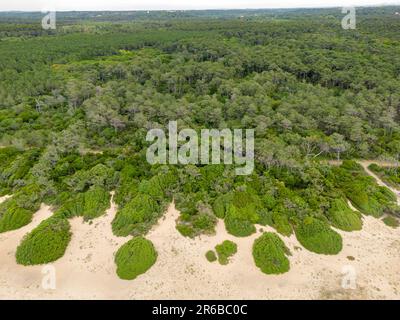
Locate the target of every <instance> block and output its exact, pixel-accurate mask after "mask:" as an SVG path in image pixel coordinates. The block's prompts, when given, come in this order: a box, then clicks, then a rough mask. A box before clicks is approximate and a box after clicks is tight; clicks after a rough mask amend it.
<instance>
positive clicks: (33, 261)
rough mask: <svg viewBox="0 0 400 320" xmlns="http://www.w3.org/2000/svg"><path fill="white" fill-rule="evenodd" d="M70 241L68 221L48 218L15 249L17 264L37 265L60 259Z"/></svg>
mask: <svg viewBox="0 0 400 320" xmlns="http://www.w3.org/2000/svg"><path fill="white" fill-rule="evenodd" d="M70 240H71V232H70V225H69V222H68V220H66V219H64V218H60V217H56V216H53V217H50V218H49V219H47V220H45V221H43V222H42V223H41V224H40V225H39V226H38V227H36V228H35V229H34V230H33V231H32V232H30V233H28V234H27V235H25V237H24V238H23V239H22V241H21V243H20V245H19V246H18V248H17V252H16V255H15V256H16V259H17V263H19V264H22V265H37V264H45V263H49V262H53V261H56V260H57V259H59V258H61V257H62V256H63V255H64V253H65V250H66V248H67V246H68V243H69V241H70Z"/></svg>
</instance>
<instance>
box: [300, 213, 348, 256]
mask: <svg viewBox="0 0 400 320" xmlns="http://www.w3.org/2000/svg"><path fill="white" fill-rule="evenodd" d="M295 232H296V237H297V240H299V242H300V243H301V244H302V245H303V246H304V248H306V249H307V250H310V251H312V252H315V253H319V254H329V255H331V254H332V255H333V254H338V253H339V252H340V251H341V250H342V237H341V236H340V234H338V233H337V232H335V231H333V230H332V229H331V228H330V227H329V225H328V224H326V223H325V222H323V221H321V220H318V219H316V218H311V217H308V218H306V219H304V221H303V222H302V223H301V224H300V225H298V226H297V227H296V228H295Z"/></svg>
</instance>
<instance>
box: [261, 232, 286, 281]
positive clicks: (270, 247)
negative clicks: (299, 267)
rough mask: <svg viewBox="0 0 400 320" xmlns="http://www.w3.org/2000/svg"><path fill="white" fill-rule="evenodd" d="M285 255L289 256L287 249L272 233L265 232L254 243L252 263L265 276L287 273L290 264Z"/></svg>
mask: <svg viewBox="0 0 400 320" xmlns="http://www.w3.org/2000/svg"><path fill="white" fill-rule="evenodd" d="M287 255H290V251H289V249H288V248H287V247H286V245H285V243H284V242H283V241H282V240H281V239H280V238H279V236H277V235H276V234H274V233H270V232H266V233H264V234H262V235H261V236H260V237H259V238H258V239H256V240H255V241H254V244H253V258H254V262H255V264H256V266H257V267H258V268H260V270H261V271H262V272H264V273H266V274H281V273H285V272H288V271H289V268H290V263H289V259H288V258H287Z"/></svg>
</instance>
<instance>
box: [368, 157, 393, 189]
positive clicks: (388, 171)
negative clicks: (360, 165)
mask: <svg viewBox="0 0 400 320" xmlns="http://www.w3.org/2000/svg"><path fill="white" fill-rule="evenodd" d="M368 168H369V169H370V170H371V171H372V172H374V173H375V174H376V175H378V176H379V177H380V178H381V179H382V181H383V182H385V183H386V184H388V185H389V186H391V187H393V188H396V189H397V190H400V167H388V168H386V167H380V166H378V165H377V164H375V163H372V164H370V165H369V166H368Z"/></svg>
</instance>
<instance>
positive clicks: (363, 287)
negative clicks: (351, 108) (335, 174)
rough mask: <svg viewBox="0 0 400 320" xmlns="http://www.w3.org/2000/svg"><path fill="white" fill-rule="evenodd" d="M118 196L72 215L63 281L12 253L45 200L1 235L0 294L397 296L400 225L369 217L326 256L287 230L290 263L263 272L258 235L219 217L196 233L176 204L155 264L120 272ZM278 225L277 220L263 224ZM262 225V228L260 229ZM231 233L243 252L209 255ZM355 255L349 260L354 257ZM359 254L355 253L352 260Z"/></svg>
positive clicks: (60, 267)
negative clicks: (85, 214) (131, 275)
mask: <svg viewBox="0 0 400 320" xmlns="http://www.w3.org/2000/svg"><path fill="white" fill-rule="evenodd" d="M115 212H116V206H115V205H114V204H112V206H111V208H110V209H109V210H108V211H107V213H106V215H104V216H103V217H101V218H98V219H96V220H95V221H94V222H93V223H92V224H91V225H90V224H88V223H83V222H82V220H81V219H80V218H77V219H74V220H72V221H71V225H72V230H73V237H72V241H71V243H70V246H69V247H68V249H67V252H66V254H65V256H64V257H63V258H61V259H60V260H58V261H57V262H55V263H53V266H54V267H55V270H56V275H57V277H56V279H57V287H56V289H55V290H45V289H43V288H42V286H41V281H42V277H43V275H42V273H41V271H42V266H34V267H21V266H18V265H16V263H15V259H14V252H15V248H16V247H17V245H18V243H19V241H20V239H21V238H22V237H23V235H24V234H25V233H27V232H29V231H30V230H31V229H33V227H35V226H36V225H37V224H38V223H39V222H40V221H41V220H43V219H45V218H47V217H49V216H50V215H51V211H50V208H49V207H46V206H42V208H41V210H40V211H39V212H38V213H36V215H35V218H34V221H33V222H32V223H31V224H30V225H29V226H26V227H24V228H22V229H20V230H17V231H13V232H9V233H6V234H2V235H0V260H1V265H0V298H2V299H72V298H75V299H319V298H323V299H326V298H328V299H347V298H351V299H364V298H366V299H370V298H378V299H399V298H400V292H399V289H400V272H399V271H400V267H399V266H400V258H399V250H400V229H391V228H388V227H386V226H385V225H384V224H383V223H382V222H381V221H379V220H377V219H374V218H371V217H365V218H364V227H363V230H362V231H359V232H353V233H345V232H340V233H341V234H342V235H343V240H344V249H343V251H342V252H341V253H340V254H339V255H336V256H323V255H317V254H314V253H311V252H308V251H307V250H305V249H304V248H301V246H300V245H299V243H298V242H297V240H296V238H295V237H294V236H292V237H290V238H283V239H284V240H285V242H286V244H287V245H288V247H289V248H290V250H291V252H292V256H291V257H290V263H291V269H290V271H289V272H288V273H286V274H284V275H280V276H269V275H265V274H263V273H261V272H260V271H259V270H258V269H257V268H256V267H255V265H254V263H253V259H252V255H251V248H252V244H253V240H254V239H255V238H256V237H257V236H258V235H259V234H256V235H253V236H251V237H248V238H235V237H233V236H231V235H228V234H227V232H226V230H225V228H224V225H223V222H222V221H219V222H218V226H217V233H216V235H215V236H202V237H200V238H197V239H195V240H191V239H187V238H184V237H182V236H181V235H180V234H179V233H178V232H177V231H176V229H175V221H176V219H177V218H178V216H179V212H178V211H176V210H175V208H174V206H173V205H171V206H170V207H169V209H168V211H167V213H166V214H165V215H164V217H163V218H161V220H160V221H159V224H158V225H156V226H154V228H153V229H152V230H151V231H150V233H149V234H148V235H147V238H148V239H150V240H151V241H153V243H154V245H155V246H156V248H157V251H158V254H159V255H158V260H157V262H156V264H155V265H154V266H153V267H152V268H151V269H150V270H149V271H148V272H147V273H146V274H144V275H141V276H139V277H138V278H137V279H135V280H133V281H124V280H120V279H118V278H117V276H116V274H115V265H114V262H113V259H114V254H115V252H116V250H117V249H118V248H119V246H120V245H121V244H123V243H125V242H126V241H128V240H129V238H116V237H115V236H113V234H112V232H111V225H110V223H111V221H112V218H113V216H114V215H115ZM260 228H262V229H263V230H268V231H273V230H272V229H271V228H269V227H268V228H266V227H258V229H260ZM258 233H260V230H258ZM226 239H231V240H233V241H235V242H236V243H237V244H238V253H237V254H236V255H235V256H234V257H233V259H232V261H231V262H230V264H229V265H227V266H221V265H219V264H218V263H217V262H215V263H209V262H208V261H207V260H206V259H205V257H204V254H205V252H206V251H207V250H209V249H213V247H214V246H215V245H216V244H218V243H220V242H222V241H223V240H226ZM350 259H351V260H350ZM353 259H354V260H353ZM347 265H350V266H352V267H353V268H354V269H355V271H356V272H357V279H356V284H357V287H356V289H355V290H351V289H347V290H346V289H342V287H341V281H342V278H343V275H342V269H343V267H345V266H347Z"/></svg>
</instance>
